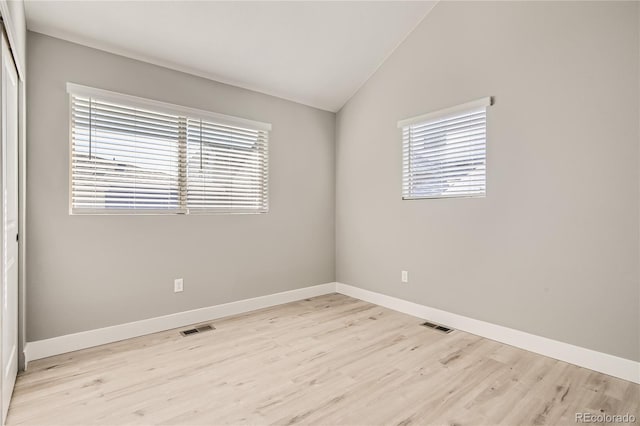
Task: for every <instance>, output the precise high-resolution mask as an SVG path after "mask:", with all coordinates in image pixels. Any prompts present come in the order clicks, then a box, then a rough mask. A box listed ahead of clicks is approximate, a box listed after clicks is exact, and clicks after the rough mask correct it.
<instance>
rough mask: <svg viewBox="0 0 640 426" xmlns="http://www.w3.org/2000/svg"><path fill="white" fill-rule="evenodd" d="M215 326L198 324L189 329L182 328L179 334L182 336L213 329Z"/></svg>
mask: <svg viewBox="0 0 640 426" xmlns="http://www.w3.org/2000/svg"><path fill="white" fill-rule="evenodd" d="M215 329H216V328H215V327H214V326H212V325H210V324H205V325H201V326H198V327H196V328H190V329H189V330H182V331H181V332H180V334H182V335H183V336H185V337H186V336H191V335H192V334H197V333H204V332H205V331H211V330H215Z"/></svg>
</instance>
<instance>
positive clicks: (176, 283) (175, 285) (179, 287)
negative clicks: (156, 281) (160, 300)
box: [173, 278, 184, 293]
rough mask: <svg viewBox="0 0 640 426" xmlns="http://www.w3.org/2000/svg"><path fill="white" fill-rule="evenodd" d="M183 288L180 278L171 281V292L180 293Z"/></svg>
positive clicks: (182, 281)
mask: <svg viewBox="0 0 640 426" xmlns="http://www.w3.org/2000/svg"><path fill="white" fill-rule="evenodd" d="M182 290H184V280H183V279H182V278H177V279H176V280H174V281H173V292H174V293H180V292H181V291H182Z"/></svg>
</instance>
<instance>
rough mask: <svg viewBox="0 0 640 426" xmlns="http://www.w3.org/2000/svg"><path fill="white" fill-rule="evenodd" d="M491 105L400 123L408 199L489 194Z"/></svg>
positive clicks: (404, 191) (488, 100) (468, 105)
mask: <svg viewBox="0 0 640 426" xmlns="http://www.w3.org/2000/svg"><path fill="white" fill-rule="evenodd" d="M489 105H491V98H484V99H479V100H477V101H473V102H469V103H466V104H463V105H459V106H456V107H452V108H447V109H446V110H441V111H437V112H433V113H429V114H425V115H421V116H418V117H414V118H410V119H407V120H402V121H400V122H398V127H399V128H401V129H402V198H403V199H405V200H413V199H419V198H447V197H479V196H484V195H485V193H486V124H487V116H486V108H487V106H489Z"/></svg>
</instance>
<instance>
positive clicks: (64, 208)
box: [27, 32, 335, 341]
mask: <svg viewBox="0 0 640 426" xmlns="http://www.w3.org/2000/svg"><path fill="white" fill-rule="evenodd" d="M28 62H29V68H28V80H29V87H28V103H29V111H28V129H27V130H28V131H27V135H28V153H27V160H28V176H27V182H28V186H27V194H28V195H27V196H28V200H27V202H28V205H29V209H28V214H27V227H28V228H29V234H28V237H27V238H28V240H27V247H28V260H27V262H28V264H27V269H28V275H27V278H28V283H27V288H28V293H27V298H28V300H27V340H28V341H34V340H39V339H45V338H49V337H54V336H59V335H63V334H68V333H73V332H78V331H83V330H89V329H95V328H99V327H105V326H110V325H115V324H119V323H125V322H130V321H135V320H140V319H144V318H150V317H155V316H159V315H164V314H170V313H174V312H180V311H185V310H189V309H194V308H199V307H204V306H210V305H216V304H219V303H225V302H230V301H234V300H239V299H245V298H249V297H255V296H260V295H265V294H272V293H276V292H280V291H285V290H291V289H295V288H299V287H306V286H311V285H315V284H322V283H326V282H332V281H334V280H335V277H334V272H335V265H334V258H335V257H334V249H335V241H334V200H335V196H334V189H335V182H334V176H335V173H334V164H335V160H334V137H335V129H334V124H335V114H332V113H329V112H324V111H320V110H316V109H313V108H309V107H306V106H303V105H299V104H296V103H293V102H289V101H285V100H281V99H278V98H274V97H271V96H266V95H262V94H259V93H255V92H251V91H248V90H244V89H239V88H236V87H232V86H228V85H224V84H219V83H216V82H212V81H209V80H205V79H202V78H198V77H194V76H190V75H187V74H183V73H180V72H176V71H172V70H168V69H164V68H161V67H157V66H154V65H150V64H146V63H142V62H138V61H135V60H131V59H126V58H124V57H120V56H116V55H112V54H109V53H105V52H102V51H98V50H95V49H91V48H87V47H82V46H79V45H76V44H72V43H68V42H65V41H61V40H57V39H54V38H50V37H47V36H43V35H40V34H36V33H31V32H30V33H29V35H28ZM68 81H71V82H74V83H78V84H83V85H87V86H93V87H99V88H103V89H107V90H113V91H117V92H122V93H127V94H131V95H136V96H142V97H147V98H151V99H158V100H161V101H165V102H171V103H175V104H179V105H186V106H189V107H195V108H201V109H205V110H210V111H215V112H220V113H224V114H229V115H235V116H239V117H245V118H249V119H254V120H259V121H266V122H270V123H272V124H273V131H272V132H271V135H270V176H269V178H270V203H269V204H270V212H269V213H268V214H263V215H199V216H196V215H194V216H179V215H175V216H69V214H68V200H69V194H68V192H69V171H68V167H69V164H68V155H69V149H68V145H69V128H68V122H69V114H68V97H67V93H66V87H65V85H66V83H67V82H68ZM178 277H182V278H184V280H185V281H184V285H185V290H184V292H183V293H178V294H174V293H173V280H174V278H178Z"/></svg>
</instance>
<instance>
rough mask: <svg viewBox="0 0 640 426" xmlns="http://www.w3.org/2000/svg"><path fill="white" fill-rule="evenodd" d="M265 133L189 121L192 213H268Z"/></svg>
mask: <svg viewBox="0 0 640 426" xmlns="http://www.w3.org/2000/svg"><path fill="white" fill-rule="evenodd" d="M267 141H268V133H267V132H266V131H265V130H259V129H257V130H252V129H246V128H240V127H231V126H224V125H220V124H216V123H213V122H210V121H204V120H193V119H188V120H187V207H188V208H189V210H190V211H217V210H221V211H238V212H242V211H247V210H248V211H252V210H255V211H266V210H267V186H268V185H267V184H268V182H267V175H268V170H267V165H268V158H267Z"/></svg>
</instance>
